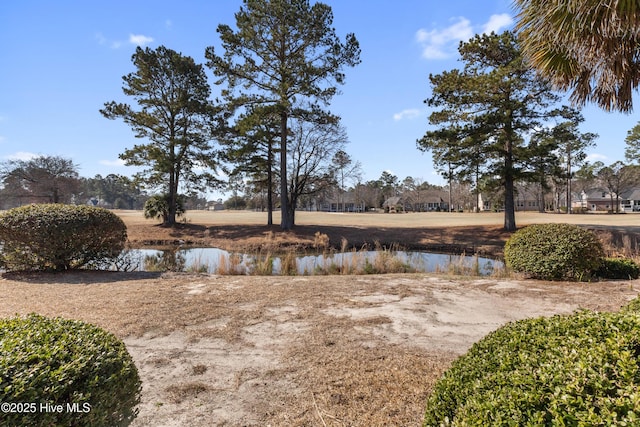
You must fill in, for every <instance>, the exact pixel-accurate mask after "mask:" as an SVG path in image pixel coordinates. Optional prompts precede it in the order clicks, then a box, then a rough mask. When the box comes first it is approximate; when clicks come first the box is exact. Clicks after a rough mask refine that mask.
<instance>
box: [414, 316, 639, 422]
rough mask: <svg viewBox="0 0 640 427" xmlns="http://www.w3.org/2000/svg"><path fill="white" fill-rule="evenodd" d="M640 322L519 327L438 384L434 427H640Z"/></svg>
mask: <svg viewBox="0 0 640 427" xmlns="http://www.w3.org/2000/svg"><path fill="white" fill-rule="evenodd" d="M639 356H640V315H639V314H638V313H634V312H633V311H632V310H627V311H625V312H623V313H594V312H589V311H581V312H578V313H576V314H573V315H565V316H554V317H551V318H538V319H527V320H522V321H518V322H512V323H509V324H507V325H505V326H504V327H502V328H500V329H498V330H496V331H495V332H493V333H491V334H489V335H487V336H486V337H485V338H483V339H482V340H480V341H479V342H478V343H476V344H475V345H473V346H472V347H471V349H470V350H469V351H468V353H467V354H465V355H464V356H462V357H460V358H459V359H457V360H456V361H455V362H454V363H453V365H452V367H451V368H450V369H449V370H448V371H446V372H445V374H444V375H443V377H442V378H441V379H440V380H439V381H438V382H437V383H436V385H435V389H434V391H433V393H432V394H431V396H430V397H429V400H428V404H427V410H426V414H425V419H424V424H423V426H424V427H427V426H429V427H430V426H438V427H439V426H496V425H513V426H595V425H601V426H611V425H619V426H622V425H636V426H637V425H640V367H639Z"/></svg>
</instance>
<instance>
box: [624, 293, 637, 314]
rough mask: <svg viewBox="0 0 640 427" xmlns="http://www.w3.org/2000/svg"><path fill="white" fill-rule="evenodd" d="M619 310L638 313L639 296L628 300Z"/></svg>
mask: <svg viewBox="0 0 640 427" xmlns="http://www.w3.org/2000/svg"><path fill="white" fill-rule="evenodd" d="M620 311H621V312H622V313H635V314H638V315H640V297H636V298H634V299H632V300H631V301H629V302H628V303H627V305H625V306H624V307H622V309H621V310H620Z"/></svg>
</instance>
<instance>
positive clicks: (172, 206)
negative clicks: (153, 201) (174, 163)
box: [163, 168, 177, 227]
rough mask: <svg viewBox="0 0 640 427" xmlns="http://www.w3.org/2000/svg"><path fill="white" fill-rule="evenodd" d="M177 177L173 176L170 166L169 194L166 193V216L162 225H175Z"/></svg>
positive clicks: (173, 172) (173, 171)
mask: <svg viewBox="0 0 640 427" xmlns="http://www.w3.org/2000/svg"><path fill="white" fill-rule="evenodd" d="M176 184H177V179H176V177H175V170H174V169H173V168H171V171H170V172H169V194H167V203H168V205H169V206H168V209H167V217H166V218H165V219H164V224H163V225H164V226H166V227H173V226H174V225H176V204H177V203H176V201H177V200H176V199H177V196H176V195H177V185H176Z"/></svg>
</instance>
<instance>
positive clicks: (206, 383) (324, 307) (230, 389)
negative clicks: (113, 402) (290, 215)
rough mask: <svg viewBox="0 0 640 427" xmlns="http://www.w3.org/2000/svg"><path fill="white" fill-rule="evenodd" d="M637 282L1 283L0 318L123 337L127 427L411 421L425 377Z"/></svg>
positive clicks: (599, 303)
mask: <svg viewBox="0 0 640 427" xmlns="http://www.w3.org/2000/svg"><path fill="white" fill-rule="evenodd" d="M638 285H640V281H625V282H600V283H564V282H553V283H547V282H536V281H510V280H501V279H490V278H489V279H468V280H467V279H464V278H455V279H453V278H447V277H444V276H435V275H426V274H419V275H416V274H414V275H385V276H329V277H327V276H319V277H244V276H216V275H189V274H151V273H104V272H76V273H69V274H63V275H22V276H21V275H4V276H3V277H2V279H0V291H1V292H2V295H3V298H2V302H1V303H0V315H1V316H11V315H14V314H27V313H30V312H37V313H40V314H43V315H48V316H64V317H69V318H74V319H81V320H85V321H88V322H91V323H94V324H97V325H99V326H101V327H103V328H105V329H107V330H109V331H111V332H113V333H114V334H116V335H117V336H119V337H121V338H123V339H124V341H125V343H126V345H127V348H128V349H129V351H130V352H131V354H132V356H133V357H134V359H135V362H136V366H137V367H138V369H139V371H140V375H141V377H142V380H143V394H142V404H141V406H140V414H139V416H138V418H137V419H136V421H135V422H134V425H135V426H158V425H162V426H183V425H189V426H211V425H216V426H227V425H228V426H232V425H233V426H236V425H245V426H266V425H272V426H306V425H328V426H329V425H335V426H342V425H352V426H382V425H420V422H421V419H422V415H423V412H424V403H425V401H426V398H427V396H428V394H429V392H430V390H431V387H432V386H433V384H434V382H435V381H436V379H437V378H438V377H439V376H440V375H441V373H442V372H443V371H444V370H445V369H446V368H447V367H448V366H449V364H450V363H451V361H452V360H453V359H454V358H455V357H457V356H458V355H460V354H462V353H464V352H465V351H466V350H467V349H468V348H469V347H470V346H471V345H472V343H473V342H475V341H477V340H478V339H480V338H481V337H482V336H484V335H486V334H487V333H488V332H490V331H492V330H494V329H496V328H498V327H499V326H500V325H503V324H504V323H506V322H509V321H512V320H516V319H521V318H525V317H533V316H540V315H547V316H548V315H553V314H557V313H568V312H571V311H573V310H575V309H577V308H589V309H595V310H617V309H618V308H619V307H620V306H621V305H623V304H624V303H626V302H627V301H628V300H630V299H631V298H633V297H635V296H636V295H637V293H638V292H637V289H638Z"/></svg>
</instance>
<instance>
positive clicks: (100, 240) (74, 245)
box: [0, 204, 127, 271]
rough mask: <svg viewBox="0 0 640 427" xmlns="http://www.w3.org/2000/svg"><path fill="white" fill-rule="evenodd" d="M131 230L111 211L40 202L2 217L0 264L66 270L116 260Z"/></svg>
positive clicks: (0, 225)
mask: <svg viewBox="0 0 640 427" xmlns="http://www.w3.org/2000/svg"><path fill="white" fill-rule="evenodd" d="M126 240H127V227H126V225H125V224H124V222H123V221H122V219H120V217H118V216H117V215H116V214H114V213H113V212H110V211H108V210H106V209H103V208H97V207H93V206H84V205H62V204H39V205H29V206H22V207H19V208H14V209H10V210H8V211H6V212H4V213H2V214H0V242H1V243H2V246H3V248H2V252H1V253H0V266H2V267H4V268H5V269H7V270H14V271H15V270H58V271H60V270H68V269H75V268H80V267H83V266H86V265H87V264H92V263H93V264H100V263H104V262H106V261H107V260H110V259H115V258H117V257H118V255H119V254H120V253H121V252H122V250H123V249H124V246H125V242H126Z"/></svg>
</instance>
